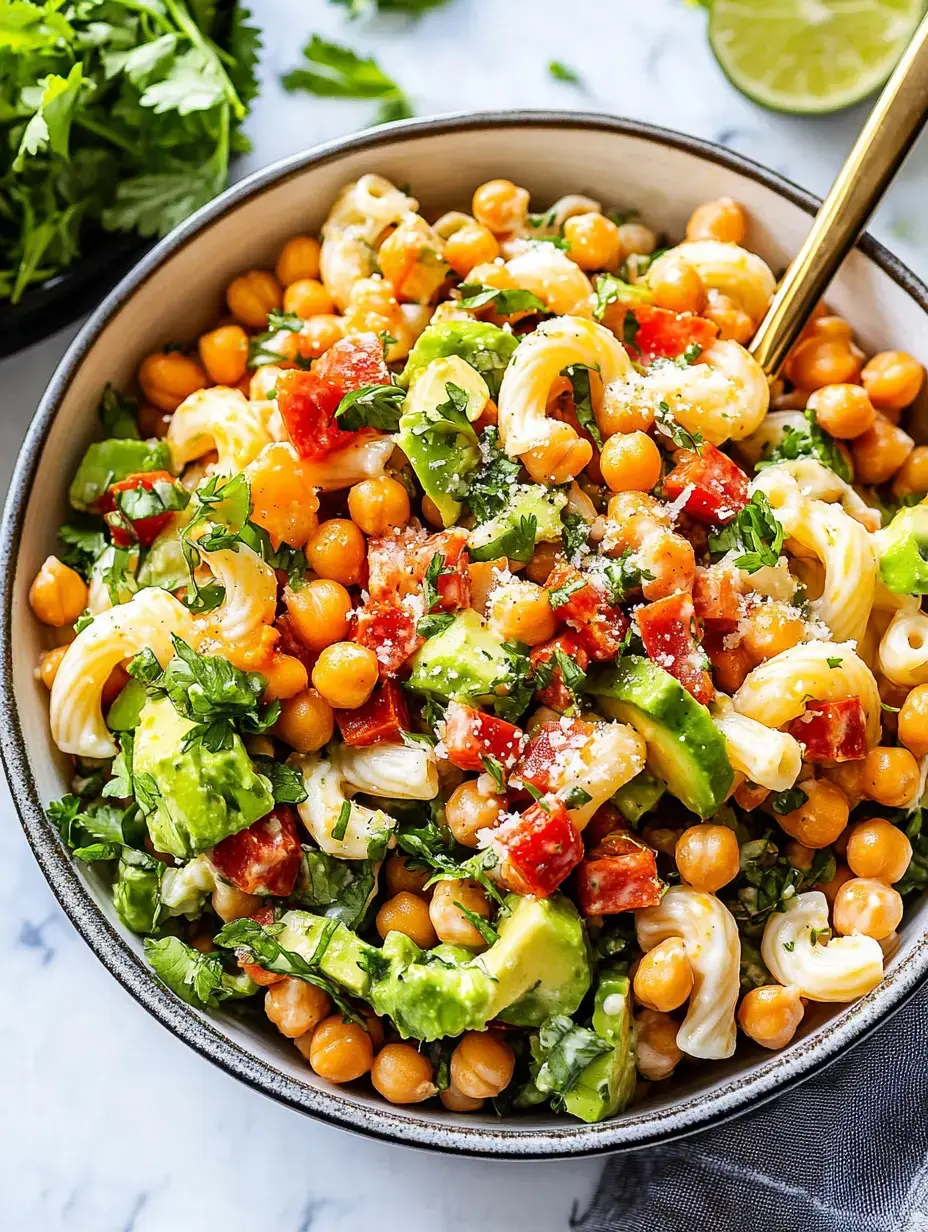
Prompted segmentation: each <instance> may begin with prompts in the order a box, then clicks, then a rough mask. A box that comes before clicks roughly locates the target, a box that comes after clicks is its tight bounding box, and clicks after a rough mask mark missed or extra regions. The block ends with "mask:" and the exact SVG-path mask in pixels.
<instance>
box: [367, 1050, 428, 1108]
mask: <svg viewBox="0 0 928 1232" xmlns="http://www.w3.org/2000/svg"><path fill="white" fill-rule="evenodd" d="M371 1082H372V1083H373V1085H374V1089H375V1090H376V1091H378V1092H379V1093H380V1094H381V1095H382V1096H383V1097H384V1099H386V1100H388V1101H389V1102H390V1103H391V1104H421V1103H422V1101H423V1100H424V1099H431V1097H432V1096H433V1095H435V1094H436V1091H437V1088H436V1086H435V1084H434V1082H433V1081H432V1063H431V1061H429V1059H428V1057H426V1056H424V1055H423V1054H422V1053H421V1052H419V1050H418V1049H417V1048H414V1047H413V1046H412V1044H387V1046H386V1047H385V1048H382V1049H381V1051H380V1052H379V1053H378V1054H377V1056H376V1058H375V1060H374V1064H373V1066H372V1067H371Z"/></svg>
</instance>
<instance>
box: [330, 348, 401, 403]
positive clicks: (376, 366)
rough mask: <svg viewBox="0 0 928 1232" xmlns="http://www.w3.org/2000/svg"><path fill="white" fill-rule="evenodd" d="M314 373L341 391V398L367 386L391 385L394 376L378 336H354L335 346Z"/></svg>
mask: <svg viewBox="0 0 928 1232" xmlns="http://www.w3.org/2000/svg"><path fill="white" fill-rule="evenodd" d="M313 371H314V372H315V374H316V375H317V376H318V377H321V378H322V380H323V381H326V382H328V384H330V385H333V386H335V388H336V389H338V390H339V391H340V392H339V397H341V396H343V395H344V394H347V393H350V392H351V391H352V390H354V389H363V388H364V387H365V385H390V384H392V382H393V377H392V376H391V375H390V369H389V368H388V367H387V361H386V360H385V359H384V357H383V343H382V342H381V341H380V339H379V338H378V337H377V335H376V334H355V335H354V336H353V337H351V338H340V339H339V340H338V342H336V343H334V344H333V345H332V346H330V347H329V349H328V350H327V351H326V353H325V354H324V355H323V356H322V358H321V359H320V360H319V362H318V363H317V364H316V365H315V367H314V368H313Z"/></svg>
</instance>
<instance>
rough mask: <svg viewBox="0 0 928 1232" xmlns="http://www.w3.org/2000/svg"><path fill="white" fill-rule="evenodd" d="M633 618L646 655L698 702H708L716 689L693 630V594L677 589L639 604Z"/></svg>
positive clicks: (694, 620) (694, 618)
mask: <svg viewBox="0 0 928 1232" xmlns="http://www.w3.org/2000/svg"><path fill="white" fill-rule="evenodd" d="M635 619H636V620H637V621H638V630H639V632H640V633H641V640H642V642H643V643H644V648H645V652H646V653H647V656H648V658H649V659H653V660H654V662H655V663H656V664H657V665H658V666H659V667H662V668H663V669H664V671H666V672H670V674H671V676H675V677H676V678H677V680H679V682H680V683H681V684H682V685H683V687H684V688H685V689H688V690H689V692H690V693H692V695H693V696H694V697H695V698H696V700H697V701H698V702H702V704H703V705H706V704H707V703H708V702H710V701H711V700H712V698H713V697H714V695H715V689H714V687H713V684H712V678H711V676H710V675H709V673H708V672H707V671H706V656H705V652H704V651H703V649H702V647H701V646H700V645H699V642H698V641H697V639H696V636H695V632H694V627H695V623H696V617H695V611H694V609H693V597H692V595H689V594H686V593H685V592H680V593H678V594H675V595H670V596H668V598H666V599H658V600H657V602H656V603H648V604H646V605H645V606H644V607H640V608H638V610H637V611H636V613H635Z"/></svg>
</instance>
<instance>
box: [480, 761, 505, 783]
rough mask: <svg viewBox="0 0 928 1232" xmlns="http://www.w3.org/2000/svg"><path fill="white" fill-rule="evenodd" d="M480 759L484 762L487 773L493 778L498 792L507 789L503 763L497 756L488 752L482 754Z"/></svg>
mask: <svg viewBox="0 0 928 1232" xmlns="http://www.w3.org/2000/svg"><path fill="white" fill-rule="evenodd" d="M480 761H481V762H482V763H483V768H484V770H486V772H487V774H489V775H490V777H491V778H492V779H493V782H494V783H495V784H496V790H497V791H498V792H504V791H505V790H506V775H505V772H504V771H503V764H502V762H501V761H500V760H499V758H497V757H491V756H490V755H489V754H488V753H484V754H482V755H481V758H480Z"/></svg>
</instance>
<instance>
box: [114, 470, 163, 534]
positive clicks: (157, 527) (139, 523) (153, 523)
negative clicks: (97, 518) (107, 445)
mask: <svg viewBox="0 0 928 1232" xmlns="http://www.w3.org/2000/svg"><path fill="white" fill-rule="evenodd" d="M173 482H174V476H173V475H170V474H169V473H168V472H167V471H141V472H140V473H139V474H137V475H127V476H126V478H125V479H120V480H119V482H118V483H112V484H110V486H109V487H108V488H107V489H106V491H105V492H104V494H103V497H102V499H101V501H100V512H101V513H104V514H105V513H112V512H113V510H114V509H115V508H116V494H117V493H118V492H131V491H133V489H135V488H145V490H146V491H147V492H150V491H151V490H152V488H153V487H154V486H155V484H156V483H173ZM130 520H131V521H132V529H133V530H134V531H135V535H136V539H133V538H132V535H131V534H130V533H129V531H128V530H127V529H126V527H125V526H110V533H111V534H112V536H113V543H114V544H115V545H116V547H118V548H128V547H131V545H132V544H133V543H134V542H136V541H137V542H138V543H139V544H141V546H142V547H143V548H144V547H148V545H149V544H150V543H153V542H154V541H155V540H156V539H157V538H158V536H159V535H160V534H161V532H162V531H163V530H164V528H165V527H166V526H167V524H168V522H170V520H171V512H170V510H167V511H166V512H164V513H156V514H153V515H152V517H150V518H136V519H134V520H132V519H130Z"/></svg>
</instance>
